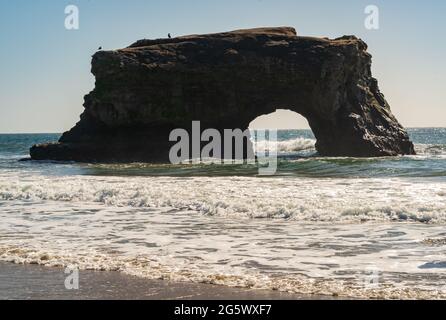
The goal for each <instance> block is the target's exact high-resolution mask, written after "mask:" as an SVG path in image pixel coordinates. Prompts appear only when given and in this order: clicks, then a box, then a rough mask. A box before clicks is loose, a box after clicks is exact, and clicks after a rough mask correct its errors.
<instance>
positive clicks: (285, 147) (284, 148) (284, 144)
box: [254, 138, 316, 153]
mask: <svg viewBox="0 0 446 320" xmlns="http://www.w3.org/2000/svg"><path fill="white" fill-rule="evenodd" d="M315 144H316V140H314V139H306V138H295V139H290V140H284V141H266V140H263V141H257V142H254V150H255V151H256V153H258V152H265V151H269V152H277V153H292V152H298V151H306V150H315Z"/></svg>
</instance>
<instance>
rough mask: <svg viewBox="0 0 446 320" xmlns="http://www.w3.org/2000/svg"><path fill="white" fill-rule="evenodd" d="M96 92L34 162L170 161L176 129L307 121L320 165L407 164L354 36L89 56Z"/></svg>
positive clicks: (252, 35) (283, 36)
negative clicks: (382, 159) (388, 160)
mask: <svg viewBox="0 0 446 320" xmlns="http://www.w3.org/2000/svg"><path fill="white" fill-rule="evenodd" d="M92 72H93V74H94V75H95V76H96V87H95V89H94V90H93V91H92V92H91V93H90V94H88V95H87V96H86V97H85V104H84V107H85V111H84V113H83V114H82V115H81V120H80V122H79V123H77V125H76V126H75V127H74V128H73V129H71V130H70V131H68V132H66V133H64V134H63V136H62V138H61V139H60V141H59V142H58V143H55V144H46V145H38V146H34V147H33V148H31V157H32V158H33V159H38V160H41V159H53V160H75V161H104V162H108V161H118V162H131V161H144V162H159V161H162V162H164V161H168V155H169V150H170V147H171V146H172V144H173V143H172V142H169V133H170V131H171V130H173V129H175V128H185V129H187V130H190V126H191V122H192V121H193V120H199V121H201V128H202V129H206V128H216V129H218V130H223V129H235V128H239V129H242V130H245V129H247V128H248V126H249V123H250V122H251V121H252V120H253V119H255V118H257V117H258V116H261V115H264V114H269V113H272V112H274V111H275V110H276V109H281V108H283V109H289V110H291V111H295V112H297V113H299V114H301V115H302V116H304V117H305V118H306V119H307V120H308V122H309V125H310V127H311V129H312V131H313V133H314V135H315V137H316V139H317V144H316V148H317V150H318V152H319V154H320V155H322V156H355V157H375V156H393V155H399V154H413V153H414V148H413V144H412V143H411V142H410V140H409V137H408V135H407V132H406V131H405V129H404V128H403V127H402V126H401V125H400V124H399V123H398V121H397V120H396V118H395V117H394V116H393V114H392V113H391V111H390V107H389V105H388V104H387V102H386V100H385V99H384V96H383V95H382V94H381V92H380V91H379V89H378V82H377V80H376V79H374V78H373V77H372V75H371V56H370V54H369V53H367V45H366V44H365V43H364V42H363V41H362V40H360V39H357V38H356V37H354V36H344V37H342V38H338V39H334V40H330V39H326V38H309V37H298V36H297V35H296V32H295V30H294V29H292V28H288V27H282V28H261V29H250V30H239V31H233V32H228V33H219V34H211V35H192V36H185V37H179V38H174V39H160V40H140V41H138V42H136V43H134V44H133V45H131V46H130V47H128V48H125V49H121V50H116V51H101V52H98V53H96V54H95V55H94V56H93V62H92Z"/></svg>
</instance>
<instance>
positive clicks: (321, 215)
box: [0, 128, 446, 299]
mask: <svg viewBox="0 0 446 320" xmlns="http://www.w3.org/2000/svg"><path fill="white" fill-rule="evenodd" d="M409 133H410V136H411V138H412V140H413V141H414V143H415V147H416V151H417V155H416V156H401V157H387V158H322V157H318V156H317V153H316V151H315V148H314V144H315V140H314V137H313V135H312V133H311V131H309V130H284V131H280V132H279V136H278V137H279V140H280V141H279V142H277V150H278V151H279V155H280V157H279V165H278V171H277V173H276V174H275V175H273V176H259V175H258V168H257V167H256V166H254V165H243V164H234V165H215V164H210V163H204V164H194V165H192V164H183V165H150V164H80V163H69V162H65V163H62V162H51V161H44V162H35V161H19V160H20V159H21V158H24V157H27V156H28V149H29V147H30V146H31V145H33V144H36V143H42V142H47V141H56V140H57V139H58V138H59V136H60V135H59V134H20V135H14V134H10V135H0V261H6V262H14V263H34V264H40V265H44V266H67V265H75V266H77V267H79V268H80V270H114V271H120V272H124V273H127V274H130V275H136V276H138V277H142V278H148V279H164V280H171V281H180V282H183V281H184V282H195V283H211V284H217V285H223V286H229V287H244V288H258V289H267V290H280V291H286V292H293V293H302V294H315V295H335V296H341V297H342V296H344V297H358V298H407V299H412V298H434V299H435V298H446V255H445V253H446V228H445V227H446V128H423V129H421V128H420V129H409ZM80 277H82V271H80Z"/></svg>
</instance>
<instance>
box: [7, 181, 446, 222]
mask: <svg viewBox="0 0 446 320" xmlns="http://www.w3.org/2000/svg"><path fill="white" fill-rule="evenodd" d="M445 192H446V185H445V184H444V183H435V182H433V183H429V184H424V183H417V182H416V181H415V180H414V181H413V182H408V181H407V180H400V179H317V180H315V179H310V178H300V179H299V180H295V179H289V178H278V177H276V178H274V179H269V178H250V177H189V178H173V177H157V178H150V177H87V176H73V177H44V176H35V177H33V178H28V179H25V178H23V179H21V178H19V177H16V178H11V177H9V178H3V179H2V181H1V182H0V200H7V201H24V200H25V201H31V202H33V201H34V202H35V201H48V200H51V201H70V202H95V203H102V204H105V205H107V206H128V207H147V208H165V207H169V208H172V209H177V210H191V211H195V212H199V213H201V214H204V215H218V216H234V217H237V218H281V219H292V220H298V221H339V222H363V221H395V220H396V221H421V222H430V223H444V222H446V198H445V197H444V194H445Z"/></svg>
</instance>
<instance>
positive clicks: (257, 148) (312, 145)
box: [249, 109, 316, 157]
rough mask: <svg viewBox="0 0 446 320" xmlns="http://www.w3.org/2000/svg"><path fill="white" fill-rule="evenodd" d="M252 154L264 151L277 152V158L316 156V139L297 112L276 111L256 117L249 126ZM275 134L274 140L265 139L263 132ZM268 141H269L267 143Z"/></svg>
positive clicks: (304, 119) (303, 118)
mask: <svg viewBox="0 0 446 320" xmlns="http://www.w3.org/2000/svg"><path fill="white" fill-rule="evenodd" d="M249 130H250V132H251V137H252V138H251V140H252V142H253V148H254V153H256V154H257V153H258V152H262V151H265V150H273V151H275V152H277V154H278V156H279V157H293V156H294V157H306V156H312V155H315V154H316V138H315V136H314V133H313V131H312V130H311V128H310V125H309V124H308V120H307V119H306V118H305V117H303V116H302V115H300V114H299V113H297V112H294V111H291V110H288V109H276V111H275V112H272V113H270V114H265V115H261V116H258V117H257V118H255V119H254V120H253V121H251V123H250V124H249ZM267 130H269V131H271V130H274V131H276V132H277V134H276V137H274V140H276V141H272V140H271V139H267V138H265V137H266V136H268V135H266V134H265V133H264V132H265V131H267ZM268 140H269V141H268Z"/></svg>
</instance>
